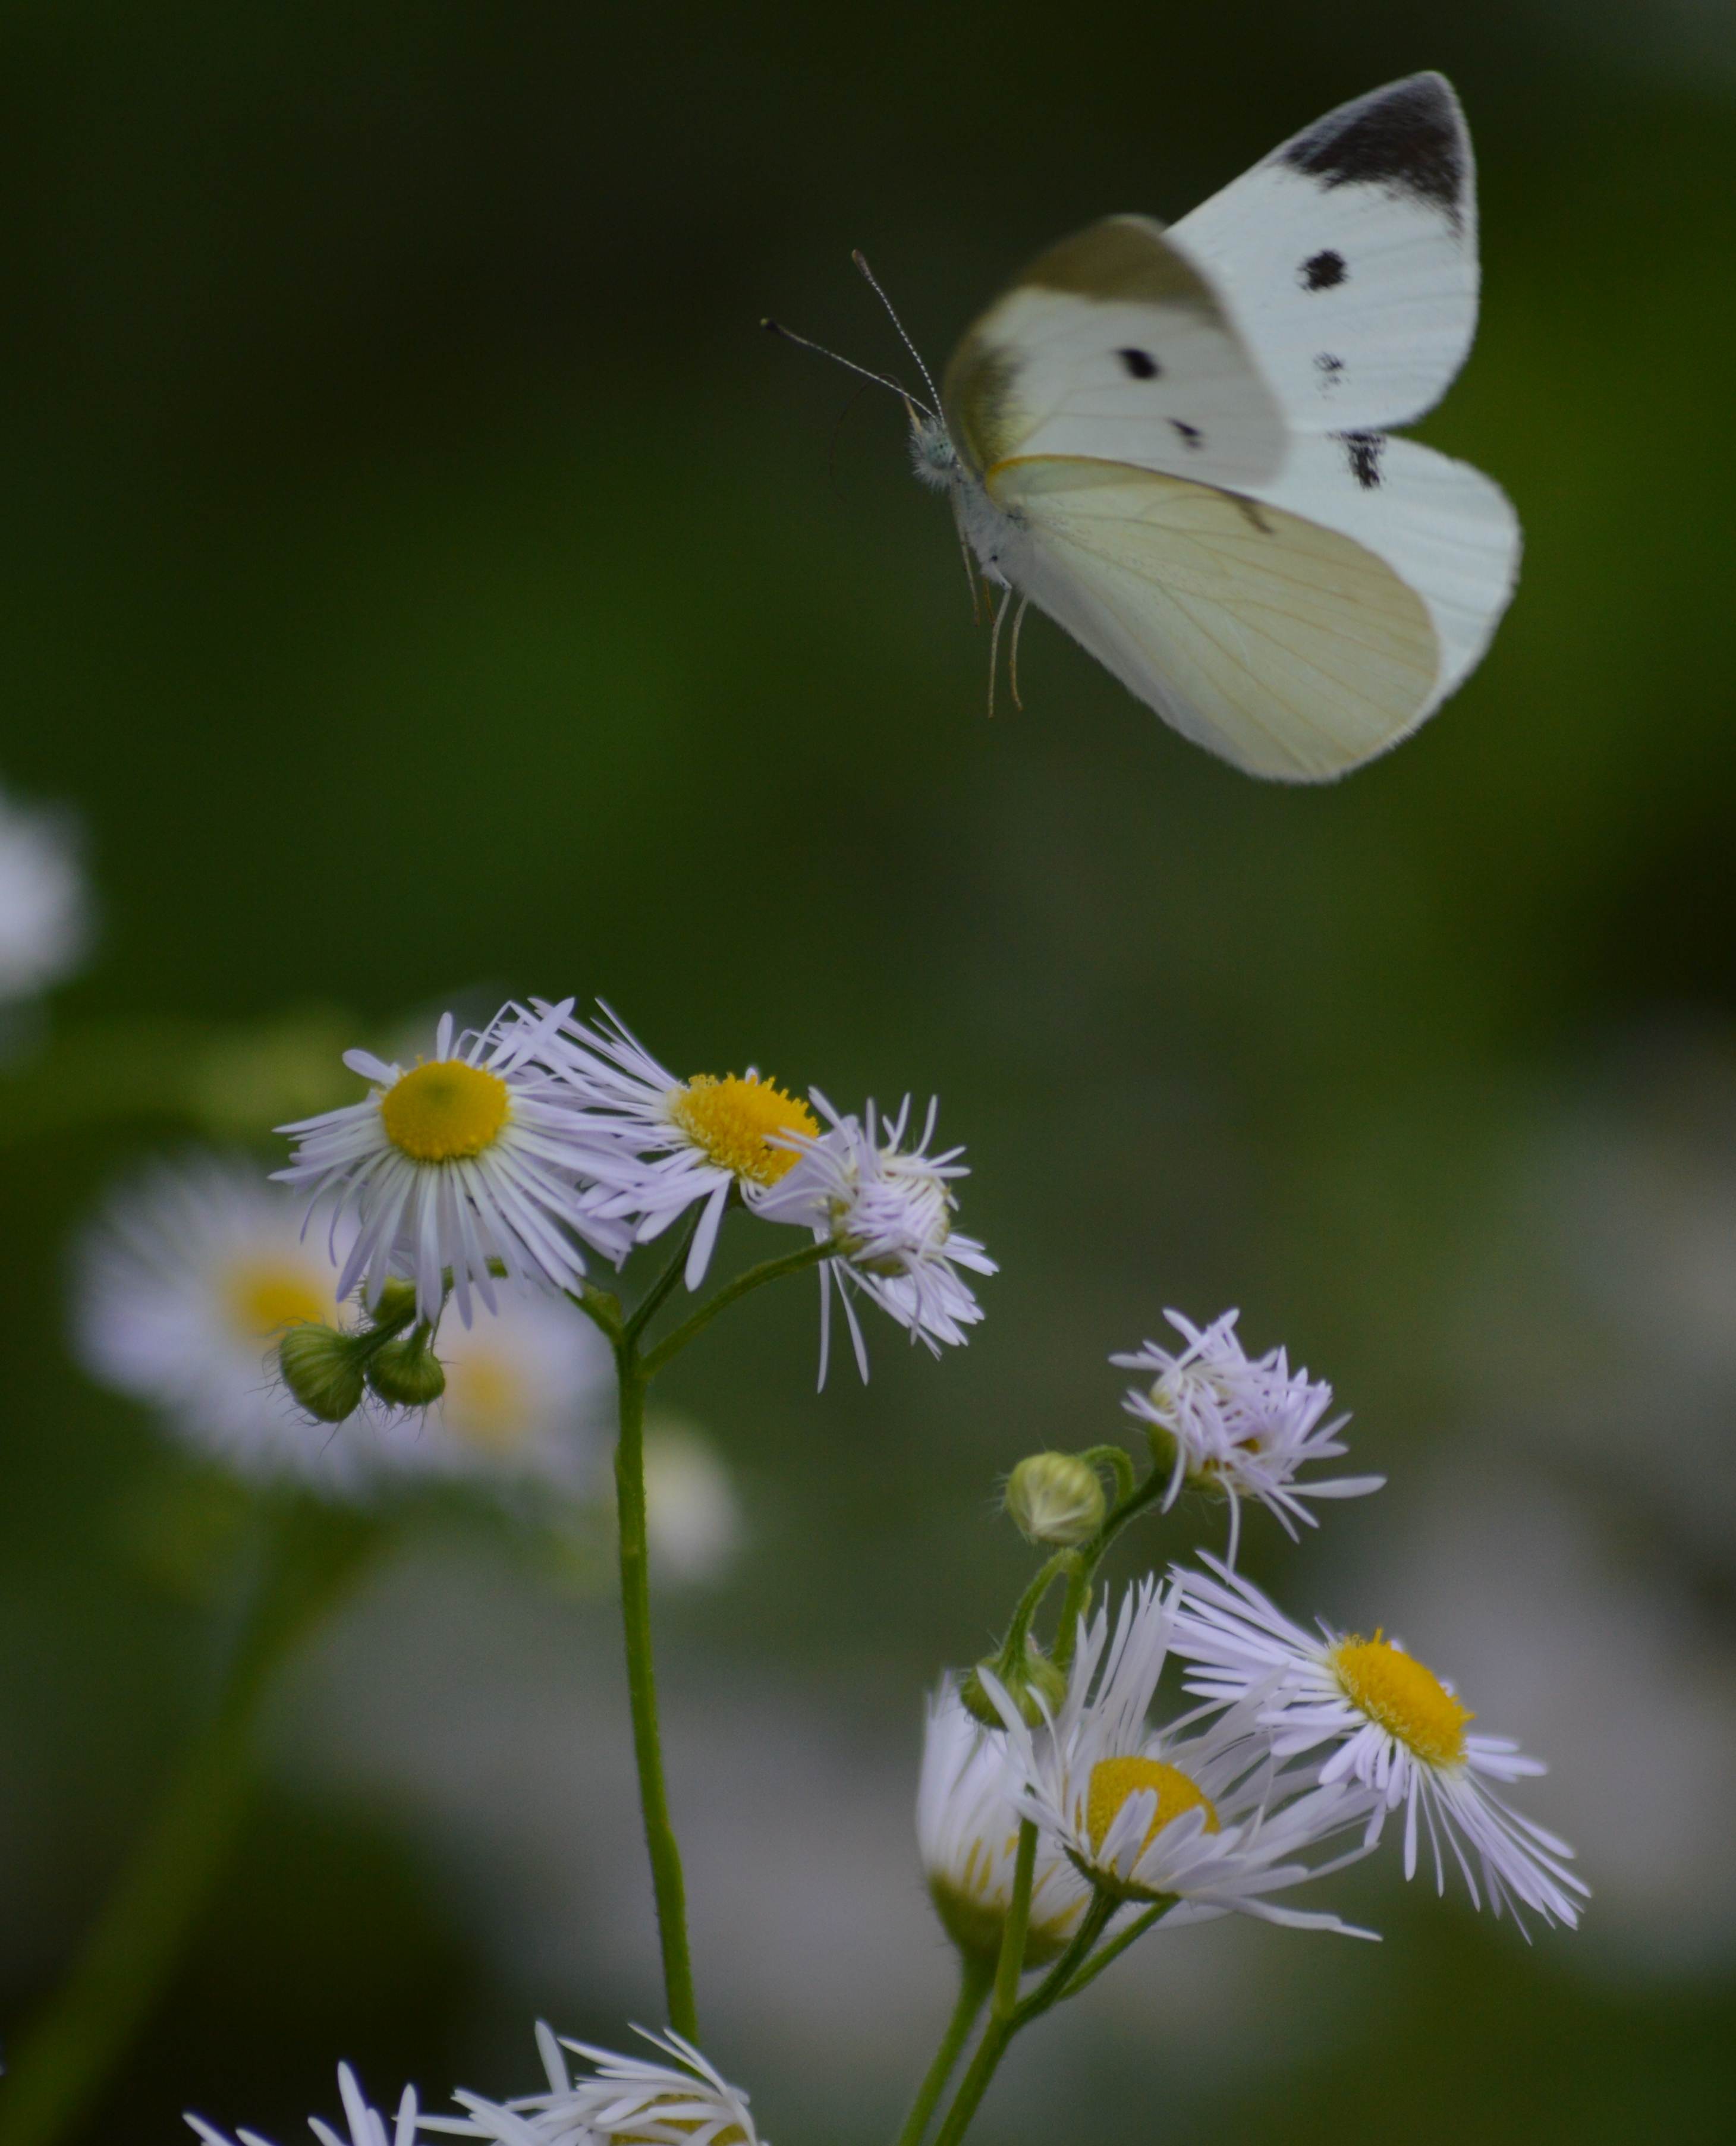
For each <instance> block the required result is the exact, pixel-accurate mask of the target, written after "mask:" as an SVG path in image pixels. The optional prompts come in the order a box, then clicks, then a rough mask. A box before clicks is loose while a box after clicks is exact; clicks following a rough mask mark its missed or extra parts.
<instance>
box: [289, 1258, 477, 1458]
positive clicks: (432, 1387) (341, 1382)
mask: <svg viewBox="0 0 1736 2146" xmlns="http://www.w3.org/2000/svg"><path fill="white" fill-rule="evenodd" d="M412 1320H415V1324H414V1325H411V1322H412ZM407 1327H408V1328H409V1331H408V1332H406V1331H405V1329H406V1328H407ZM433 1340H434V1331H433V1329H432V1327H431V1326H430V1325H428V1323H427V1320H417V1319H416V1292H415V1290H413V1289H412V1287H411V1285H409V1284H408V1283H407V1282H397V1281H393V1282H388V1283H387V1285H386V1287H385V1289H384V1290H382V1292H381V1296H380V1301H379V1303H378V1305H377V1306H376V1307H375V1310H374V1312H373V1315H372V1322H371V1323H370V1324H369V1325H367V1326H363V1327H359V1328H357V1329H356V1330H353V1331H347V1330H341V1329H339V1328H337V1327H335V1326H325V1325H317V1324H313V1323H310V1324H308V1325H305V1326H292V1328H291V1329H290V1330H289V1331H288V1333H287V1334H286V1335H284V1337H283V1340H282V1344H281V1345H280V1346H279V1348H278V1350H277V1363H278V1368H279V1369H280V1370H282V1374H283V1383H284V1385H286V1386H287V1387H288V1389H289V1390H290V1392H291V1393H292V1395H294V1396H295V1398H296V1400H297V1401H298V1402H299V1403H300V1404H301V1405H302V1407H303V1408H304V1409H306V1410H307V1413H308V1415H311V1416H312V1417H314V1418H315V1419H316V1420H317V1421H319V1422H321V1423H342V1421H343V1420H344V1419H345V1418H346V1417H347V1416H352V1415H354V1414H355V1413H356V1411H357V1409H359V1408H360V1407H361V1405H362V1399H363V1396H364V1395H365V1394H368V1393H372V1395H373V1396H374V1398H375V1399H376V1400H381V1401H383V1402H385V1404H386V1405H387V1407H388V1408H404V1409H422V1408H428V1407H430V1406H432V1404H433V1403H434V1402H436V1401H437V1400H439V1399H440V1397H441V1395H442V1394H443V1393H444V1392H445V1391H446V1372H445V1370H443V1369H442V1368H441V1362H440V1359H439V1358H438V1357H437V1356H436V1355H435V1354H434V1350H433V1346H432V1344H433Z"/></svg>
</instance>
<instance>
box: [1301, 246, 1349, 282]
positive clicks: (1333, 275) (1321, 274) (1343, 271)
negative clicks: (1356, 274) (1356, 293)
mask: <svg viewBox="0 0 1736 2146" xmlns="http://www.w3.org/2000/svg"><path fill="white" fill-rule="evenodd" d="M1348 274H1349V270H1348V269H1347V268H1346V267H1345V266H1344V255H1343V254H1342V253H1334V252H1333V250H1332V248H1331V247H1327V248H1326V249H1325V251H1324V252H1323V253H1311V254H1309V257H1308V258H1307V260H1305V261H1304V262H1303V263H1302V266H1301V267H1300V268H1299V269H1298V270H1297V271H1296V278H1297V281H1298V282H1300V284H1301V286H1302V287H1303V289H1304V291H1331V290H1335V289H1336V288H1337V287H1338V286H1339V284H1340V283H1342V282H1344V278H1345V277H1346V276H1347V275H1348Z"/></svg>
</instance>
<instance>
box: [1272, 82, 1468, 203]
mask: <svg viewBox="0 0 1736 2146" xmlns="http://www.w3.org/2000/svg"><path fill="white" fill-rule="evenodd" d="M1468 150H1469V144H1468V143H1467V142H1466V141H1465V138H1464V127H1463V125H1462V123H1461V122H1460V120H1459V107H1458V105H1457V104H1456V103H1455V102H1454V98H1453V92H1451V90H1449V88H1448V87H1447V85H1446V83H1445V82H1444V80H1443V79H1442V78H1441V77H1440V76H1439V75H1438V74H1416V75H1412V76H1411V77H1409V79H1408V80H1407V81H1404V82H1394V83H1393V85H1392V86H1391V87H1390V88H1389V89H1377V90H1376V91H1375V92H1374V94H1373V95H1372V96H1371V97H1358V98H1357V99H1356V101H1355V102H1354V103H1353V104H1341V105H1340V106H1339V108H1338V110H1337V111H1336V112H1328V113H1327V115H1326V117H1324V119H1321V120H1317V121H1316V122H1315V123H1314V125H1313V126H1312V127H1309V128H1307V129H1306V130H1305V131H1304V132H1302V133H1300V134H1299V135H1298V136H1297V137H1296V138H1295V141H1294V142H1286V143H1285V146H1284V147H1283V148H1281V149H1280V151H1279V152H1278V160H1279V162H1281V163H1285V164H1288V165H1289V166H1290V169H1291V170H1292V171H1296V172H1306V173H1307V175H1308V176H1309V177H1310V178H1312V179H1315V180H1317V181H1318V182H1319V184H1320V185H1321V186H1322V187H1325V188H1327V189H1330V188H1332V187H1354V186H1364V187H1385V188H1386V189H1387V190H1388V192H1392V193H1400V194H1409V196H1410V197H1412V198H1413V199H1414V200H1416V201H1421V202H1427V203H1428V204H1429V206H1430V207H1433V208H1437V209H1439V211H1440V212H1441V213H1442V214H1443V215H1444V217H1447V219H1448V220H1449V222H1450V223H1451V224H1452V226H1453V227H1454V230H1455V231H1456V230H1458V229H1459V227H1460V226H1461V224H1462V223H1463V222H1464V207H1463V204H1464V196H1465V192H1466V190H1467V187H1468V186H1469V178H1470V162H1469V154H1468Z"/></svg>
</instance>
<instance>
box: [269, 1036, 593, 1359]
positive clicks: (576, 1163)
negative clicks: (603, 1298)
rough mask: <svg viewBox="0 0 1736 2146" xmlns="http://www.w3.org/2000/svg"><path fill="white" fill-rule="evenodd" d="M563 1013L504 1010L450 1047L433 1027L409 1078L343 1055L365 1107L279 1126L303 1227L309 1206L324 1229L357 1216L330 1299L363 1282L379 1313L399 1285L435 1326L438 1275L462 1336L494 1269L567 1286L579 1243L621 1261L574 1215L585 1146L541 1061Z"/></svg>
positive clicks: (486, 1295) (522, 1279)
mask: <svg viewBox="0 0 1736 2146" xmlns="http://www.w3.org/2000/svg"><path fill="white" fill-rule="evenodd" d="M570 1006H571V1001H568V1002H567V1006H564V1007H563V1006H554V1007H551V1008H548V1009H546V1010H545V1011H543V1012H542V1013H541V1014H540V1015H538V1016H536V1017H535V1018H532V1017H531V1016H529V1015H527V1014H526V1013H525V1012H524V1011H522V1010H521V1008H519V1007H517V1006H504V1007H502V1008H501V1011H500V1012H499V1013H498V1014H497V1015H496V1016H495V1018H494V1019H493V1021H491V1022H490V1023H489V1024H488V1026H487V1027H486V1028H484V1029H480V1030H466V1031H465V1033H464V1034H462V1035H461V1036H455V1034H454V1032H453V1031H454V1023H453V1021H452V1016H451V1015H450V1014H446V1015H443V1016H441V1021H440V1025H439V1029H438V1031H437V1033H436V1037H435V1043H434V1056H432V1058H430V1059H426V1060H422V1061H418V1062H417V1064H416V1065H414V1066H411V1067H409V1068H407V1069H406V1068H405V1067H403V1066H388V1065H387V1064H386V1063H385V1062H384V1061H383V1060H381V1059H378V1058H376V1057H374V1056H373V1055H372V1053H371V1052H369V1051H347V1052H346V1053H345V1054H344V1063H345V1065H346V1066H348V1067H349V1068H350V1070H351V1071H352V1072H354V1073H359V1074H361V1075H362V1078H363V1079H364V1080H370V1081H372V1083H373V1088H372V1093H371V1094H370V1095H368V1097H367V1100H366V1101H364V1102H360V1103H351V1104H348V1105H346V1106H345V1107H344V1108H343V1109H342V1110H327V1111H325V1112H324V1113H322V1115H320V1116H318V1117H316V1118H303V1119H301V1120H298V1121H297V1123H295V1124H293V1125H280V1126H279V1127H278V1129H277V1130H279V1131H280V1132H283V1133H287V1134H290V1135H292V1136H293V1137H294V1138H295V1140H296V1141H297V1146H296V1151H295V1153H294V1155H292V1157H291V1160H290V1162H289V1165H288V1167H287V1169H284V1170H278V1171H277V1172H276V1173H275V1174H276V1175H277V1177H278V1178H279V1179H281V1180H282V1182H283V1183H285V1184H286V1185H298V1186H301V1187H302V1188H303V1189H305V1190H311V1195H312V1204H311V1205H310V1208H309V1217H310V1220H311V1219H312V1214H313V1212H314V1211H315V1210H317V1208H319V1207H320V1206H321V1205H322V1204H328V1205H329V1206H330V1209H331V1215H332V1226H333V1228H334V1229H335V1228H336V1226H337V1224H338V1223H339V1222H340V1221H341V1220H343V1219H344V1218H345V1217H347V1216H350V1215H353V1217H354V1220H355V1240H354V1242H353V1244H352V1246H351V1248H350V1250H349V1254H348V1256H347V1258H346V1259H345V1260H344V1261H343V1272H342V1277H341V1279H340V1280H339V1282H338V1285H337V1286H338V1294H339V1295H341V1296H347V1295H348V1294H349V1293H350V1291H351V1290H352V1289H354V1288H355V1287H356V1286H357V1285H358V1284H362V1285H363V1286H364V1288H365V1290H366V1295H367V1301H368V1302H369V1303H370V1304H377V1303H378V1301H379V1298H380V1292H381V1290H382V1289H383V1288H384V1286H385V1285H386V1281H387V1276H388V1275H391V1274H393V1273H397V1274H402V1275H407V1276H409V1277H410V1278H411V1279H412V1280H414V1282H415V1284H416V1303H417V1313H418V1315H419V1316H420V1317H422V1318H423V1319H425V1320H434V1319H436V1318H437V1317H438V1316H439V1315H440V1309H441V1305H442V1303H443V1302H444V1301H445V1296H446V1275H448V1273H450V1275H451V1289H452V1295H453V1298H454V1300H455V1302H456V1305H457V1310H458V1316H459V1319H460V1320H461V1322H462V1323H463V1324H464V1325H466V1326H468V1325H469V1324H470V1322H471V1294H472V1292H473V1291H474V1293H475V1295H477V1296H480V1297H481V1300H482V1301H483V1303H484V1304H485V1305H486V1306H487V1307H488V1309H489V1310H491V1311H492V1310H495V1309H496V1302H497V1300H496V1295H495V1287H494V1280H493V1277H492V1275H491V1271H490V1262H491V1261H493V1260H498V1261H499V1262H500V1263H501V1266H502V1267H503V1268H504V1269H505V1270H506V1275H507V1278H508V1280H511V1281H513V1282H516V1283H521V1284H522V1283H526V1282H535V1283H539V1284H541V1285H544V1286H546V1287H551V1288H554V1289H557V1290H564V1289H571V1288H573V1287H575V1286H576V1284H577V1282H578V1280H579V1279H580V1277H581V1275H583V1273H584V1271H585V1261H584V1257H583V1255H582V1253H581V1250H580V1248H579V1246H578V1245H577V1244H576V1242H575V1237H576V1236H583V1237H585V1238H586V1239H587V1240H589V1241H590V1242H591V1244H592V1245H594V1246H596V1248H597V1249H598V1250H601V1251H603V1252H605V1253H606V1255H608V1256H609V1257H611V1258H619V1257H620V1256H621V1255H622V1254H623V1253H624V1252H625V1250H626V1241H627V1240H626V1233H625V1232H624V1231H621V1230H618V1229H611V1227H609V1226H608V1225H606V1224H601V1223H599V1222H598V1221H597V1220H596V1218H595V1217H594V1216H591V1215H588V1214H587V1212H586V1209H585V1205H584V1201H583V1200H582V1198H581V1191H580V1187H581V1184H582V1183H583V1182H584V1181H585V1180H586V1170H587V1165H588V1161H589V1154H588V1150H587V1149H586V1144H585V1140H584V1139H583V1136H582V1134H581V1130H580V1129H579V1128H578V1126H577V1125H576V1121H575V1117H574V1113H573V1111H572V1110H571V1107H570V1105H569V1102H568V1100H567V1098H566V1095H564V1093H562V1091H561V1090H560V1088H559V1085H558V1084H557V1083H556V1080H554V1078H553V1077H552V1075H551V1074H550V1073H549V1072H548V1071H547V1070H546V1068H545V1067H544V1066H542V1065H541V1064H540V1063H539V1062H538V1058H537V1052H538V1050H539V1048H540V1047H541V1045H542V1044H543V1043H544V1042H545V1041H546V1037H547V1036H548V1035H549V1034H550V1033H551V1031H552V1030H553V1028H554V1027H555V1026H556V1022H557V1021H559V1020H560V1019H561V1018H562V1017H563V1016H564V1014H565V1013H566V1011H568V1010H569V1009H570ZM333 1256H334V1258H335V1257H336V1256H337V1252H336V1248H335V1245H334V1250H333Z"/></svg>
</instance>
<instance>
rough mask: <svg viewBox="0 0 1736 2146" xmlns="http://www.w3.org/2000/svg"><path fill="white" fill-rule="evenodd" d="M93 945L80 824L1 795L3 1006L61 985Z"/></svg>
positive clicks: (0, 1000) (0, 987)
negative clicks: (91, 942)
mask: <svg viewBox="0 0 1736 2146" xmlns="http://www.w3.org/2000/svg"><path fill="white" fill-rule="evenodd" d="M89 943H90V898H89V896H88V894H87V891H86V887H85V880H84V873H83V871H82V867H81V866H80V863H79V858H78V841H77V828H76V826H75V825H74V824H73V823H72V821H70V820H69V819H67V817H66V816H63V815H62V814H60V813H57V812H54V811H42V810H40V809H36V810H32V809H31V808H29V807H27V806H22V805H17V804H14V803H13V802H12V800H11V799H10V798H9V797H7V796H6V795H5V793H4V792H3V791H0V1005H4V1004H7V1003H10V1002H12V1001H17V1000H19V999H25V998H28V997H30V996H32V995H33V994H34V993H36V992H37V991H42V990H44V989H46V988H47V986H48V985H50V984H54V983H58V982H59V981H60V979H61V978H62V976H65V975H66V974H67V972H68V971H70V970H71V969H72V968H74V967H76V966H77V963H78V961H79V960H80V958H81V957H82V955H83V953H84V951H85V949H86V947H87V946H88V944H89Z"/></svg>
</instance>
